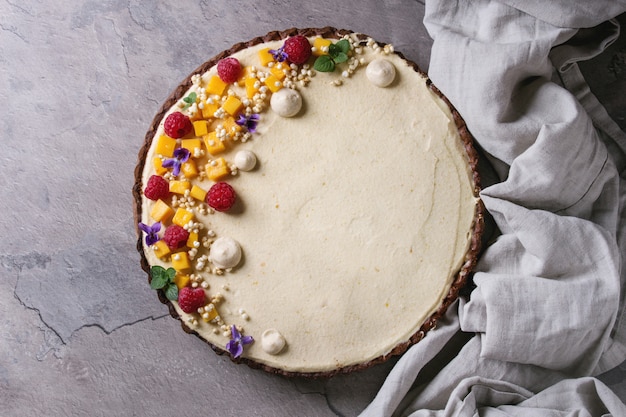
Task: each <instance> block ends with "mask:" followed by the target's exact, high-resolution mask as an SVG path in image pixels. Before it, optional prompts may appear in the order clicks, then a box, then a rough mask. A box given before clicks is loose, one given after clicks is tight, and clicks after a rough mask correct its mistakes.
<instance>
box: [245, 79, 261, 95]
mask: <svg viewBox="0 0 626 417" xmlns="http://www.w3.org/2000/svg"><path fill="white" fill-rule="evenodd" d="M258 81H259V80H258V79H257V78H256V77H255V78H253V77H248V78H246V81H245V84H246V97H248V98H252V97H254V95H255V94H256V93H257V92H258V91H259V89H258V88H257V85H258V84H257V82H258Z"/></svg>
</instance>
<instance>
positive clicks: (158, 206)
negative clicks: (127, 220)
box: [150, 199, 174, 223]
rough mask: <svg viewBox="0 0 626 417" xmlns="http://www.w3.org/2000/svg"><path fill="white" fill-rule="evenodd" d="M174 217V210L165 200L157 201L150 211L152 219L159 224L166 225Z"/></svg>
mask: <svg viewBox="0 0 626 417" xmlns="http://www.w3.org/2000/svg"><path fill="white" fill-rule="evenodd" d="M173 215H174V209H172V208H171V207H170V206H168V205H167V203H165V202H164V201H163V200H160V199H159V200H157V201H156V203H154V206H152V210H150V217H152V218H153V219H154V220H156V221H157V222H161V223H166V222H167V221H169V219H171V218H172V216H173Z"/></svg>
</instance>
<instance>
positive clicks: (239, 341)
mask: <svg viewBox="0 0 626 417" xmlns="http://www.w3.org/2000/svg"><path fill="white" fill-rule="evenodd" d="M230 332H231V334H232V337H231V340H230V342H228V343H227V344H226V349H228V351H229V352H230V354H231V355H232V357H233V358H238V357H239V356H241V354H242V353H243V346H244V345H249V344H250V343H252V342H254V339H253V338H252V336H241V333H239V330H237V327H235V325H234V324H233V325H232V326H231V328H230Z"/></svg>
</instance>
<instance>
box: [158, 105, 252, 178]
mask: <svg viewBox="0 0 626 417" xmlns="http://www.w3.org/2000/svg"><path fill="white" fill-rule="evenodd" d="M259 119H260V117H259V115H258V114H256V113H255V114H251V115H250V116H246V115H245V114H240V115H239V119H237V121H236V122H235V123H237V124H238V125H239V126H243V127H245V128H246V129H248V132H250V133H254V132H256V127H257V125H258V124H259ZM163 166H165V165H163Z"/></svg>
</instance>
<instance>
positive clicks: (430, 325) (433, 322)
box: [132, 27, 485, 378]
mask: <svg viewBox="0 0 626 417" xmlns="http://www.w3.org/2000/svg"><path fill="white" fill-rule="evenodd" d="M353 33H354V32H352V31H350V30H345V29H336V28H333V27H324V28H307V29H298V28H291V29H287V30H283V31H273V32H269V33H267V34H266V35H265V36H260V37H256V38H254V39H251V40H249V41H247V42H240V43H237V44H235V45H233V46H232V47H231V48H230V49H228V50H225V51H223V52H221V53H219V54H217V55H215V56H214V57H213V58H211V59H209V60H208V61H206V62H205V63H203V64H202V65H200V66H199V67H198V68H196V69H195V70H194V71H193V72H191V73H190V74H189V75H188V76H187V77H186V78H185V79H184V80H183V81H182V82H181V83H180V85H179V86H178V87H176V89H175V90H174V91H173V92H172V93H171V94H170V96H169V97H168V98H167V99H166V100H165V102H164V103H163V105H162V106H161V108H160V109H159V111H158V112H157V113H156V115H155V116H154V119H153V120H152V123H151V124H150V127H149V129H148V131H147V132H146V135H145V139H144V142H143V145H142V146H141V148H140V149H139V155H138V159H137V165H136V167H135V183H134V185H133V188H132V193H133V197H134V220H135V225H137V224H138V223H139V222H140V221H141V213H142V209H141V206H142V190H143V186H144V185H143V183H142V173H143V169H144V166H145V164H146V157H147V154H148V150H149V149H150V146H151V144H152V140H153V138H154V136H155V133H156V131H157V129H158V127H159V124H160V123H161V121H162V119H163V117H164V116H165V114H166V113H167V111H168V110H169V109H170V108H171V107H172V106H174V104H176V102H178V100H180V99H181V98H182V97H183V95H184V94H185V92H186V91H187V90H188V89H189V88H190V87H191V85H192V81H191V77H192V76H193V75H194V74H202V73H204V72H206V71H208V70H209V69H210V68H212V67H213V66H214V65H216V64H217V62H218V61H219V60H220V59H222V58H226V57H228V56H230V55H232V54H234V53H235V52H238V51H241V50H243V49H246V48H248V47H251V46H254V45H257V44H260V43H265V42H269V41H276V40H282V39H286V38H288V37H290V36H295V35H304V36H307V37H310V36H322V37H324V38H329V39H340V38H342V37H343V36H344V35H349V34H353ZM358 36H359V39H361V40H362V41H365V40H366V39H367V38H368V36H367V35H364V34H358ZM379 45H380V46H381V47H383V46H384V45H385V44H384V43H379ZM394 53H395V54H396V55H398V56H400V57H401V58H402V59H404V60H405V61H406V62H407V63H409V65H411V66H412V67H413V69H414V70H415V71H416V72H417V73H419V74H421V75H423V76H424V77H426V79H427V80H426V85H427V86H428V88H430V90H431V91H432V92H434V93H435V94H436V95H437V96H439V97H440V98H441V99H442V100H443V101H444V102H445V103H446V104H447V105H448V107H449V108H450V110H451V112H452V115H453V118H454V121H455V123H456V127H457V129H458V131H459V134H460V137H461V140H462V142H463V146H464V148H465V152H466V153H467V158H468V163H469V166H470V168H471V171H472V177H473V183H474V196H475V197H476V198H477V199H478V200H477V204H476V209H475V213H474V222H473V227H472V236H471V242H470V246H469V249H468V251H467V253H466V255H465V261H464V263H463V265H462V266H461V269H460V270H459V272H458V273H457V275H456V277H455V278H454V280H453V282H452V284H451V286H450V290H449V292H448V294H447V295H446V297H445V298H444V300H443V301H442V303H441V305H440V307H439V308H438V309H437V310H436V311H435V312H434V313H433V314H432V315H431V316H430V317H429V318H428V319H426V320H425V321H424V323H423V324H422V326H421V327H420V329H419V330H418V331H417V332H416V333H415V334H413V336H411V337H410V338H409V340H407V341H406V342H403V343H400V344H398V345H396V347H395V348H393V349H392V350H391V351H390V352H389V353H387V354H385V355H382V356H379V357H378V358H375V359H373V360H370V361H368V362H364V363H360V364H355V365H349V366H343V367H339V368H337V369H334V370H330V371H322V372H293V371H286V370H283V369H279V368H275V367H271V366H268V365H265V364H262V363H259V362H256V361H254V360H251V359H248V358H245V357H239V358H237V359H234V358H232V357H231V360H232V361H233V362H236V363H245V364H246V365H248V366H250V367H251V368H254V369H262V370H263V371H265V372H268V373H271V374H278V375H283V376H288V377H306V378H328V377H331V376H333V375H337V374H347V373H351V372H354V371H359V370H363V369H366V368H369V367H371V366H373V365H376V364H379V363H383V362H385V361H387V360H388V359H389V358H391V357H393V356H397V355H401V354H403V353H404V352H406V350H407V349H408V348H409V347H410V346H412V345H414V344H415V343H417V342H419V341H420V340H422V339H423V338H424V336H425V335H426V333H427V332H428V331H429V330H432V329H434V328H435V327H436V326H437V322H438V320H439V319H440V318H441V317H442V316H443V315H444V314H445V313H446V311H447V309H448V308H449V307H450V305H451V304H452V303H453V302H454V301H455V300H456V299H457V298H458V297H459V292H460V291H461V289H463V288H464V286H465V285H466V283H467V282H468V279H469V277H470V276H471V274H472V270H473V269H474V267H475V266H476V262H477V259H478V256H479V254H480V250H481V236H482V234H483V231H484V226H485V207H484V205H483V203H482V201H481V200H480V199H479V192H480V175H479V173H478V159H479V155H478V152H477V151H476V148H475V146H474V139H473V137H472V135H471V133H470V132H469V130H468V128H467V126H466V124H465V121H464V120H463V118H462V117H461V115H460V114H459V112H458V111H457V110H456V109H455V108H454V106H453V105H452V103H450V101H449V100H448V99H447V98H446V97H445V96H444V95H443V94H442V93H441V91H439V89H437V87H435V85H434V84H433V83H432V81H431V80H430V79H429V78H428V75H427V74H426V73H425V72H424V71H422V70H421V69H420V68H419V67H418V66H417V64H416V63H414V62H413V61H410V60H408V59H406V57H404V55H402V53H400V52H394ZM136 233H137V251H138V252H139V254H140V256H141V267H142V269H143V270H144V271H145V272H146V273H147V274H148V282H150V281H151V278H150V265H149V264H148V260H147V259H146V256H145V253H144V251H143V243H142V237H143V236H142V232H141V230H139V228H138V227H137V226H136ZM157 294H158V297H159V300H160V301H161V303H163V304H165V305H167V306H168V309H169V312H170V315H171V316H172V317H173V318H175V319H177V320H179V321H180V322H181V326H182V328H183V330H184V331H185V332H186V333H189V334H193V335H195V336H197V337H199V338H200V339H202V340H203V341H205V342H206V343H207V344H208V345H209V346H210V347H211V348H212V349H213V350H214V351H215V352H216V353H217V354H219V355H224V354H227V355H228V356H229V357H230V355H229V354H228V352H227V351H226V350H224V349H223V348H221V347H218V346H215V345H214V344H212V343H210V342H208V341H206V340H205V339H203V338H202V337H200V335H199V334H198V333H197V332H195V331H194V330H193V329H191V328H189V327H188V326H187V325H186V324H185V323H184V321H183V320H182V319H181V317H180V316H179V314H178V312H177V311H176V309H175V308H174V305H173V304H172V303H171V302H170V301H169V300H168V299H167V298H166V297H165V293H164V292H163V290H158V291H157Z"/></svg>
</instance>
